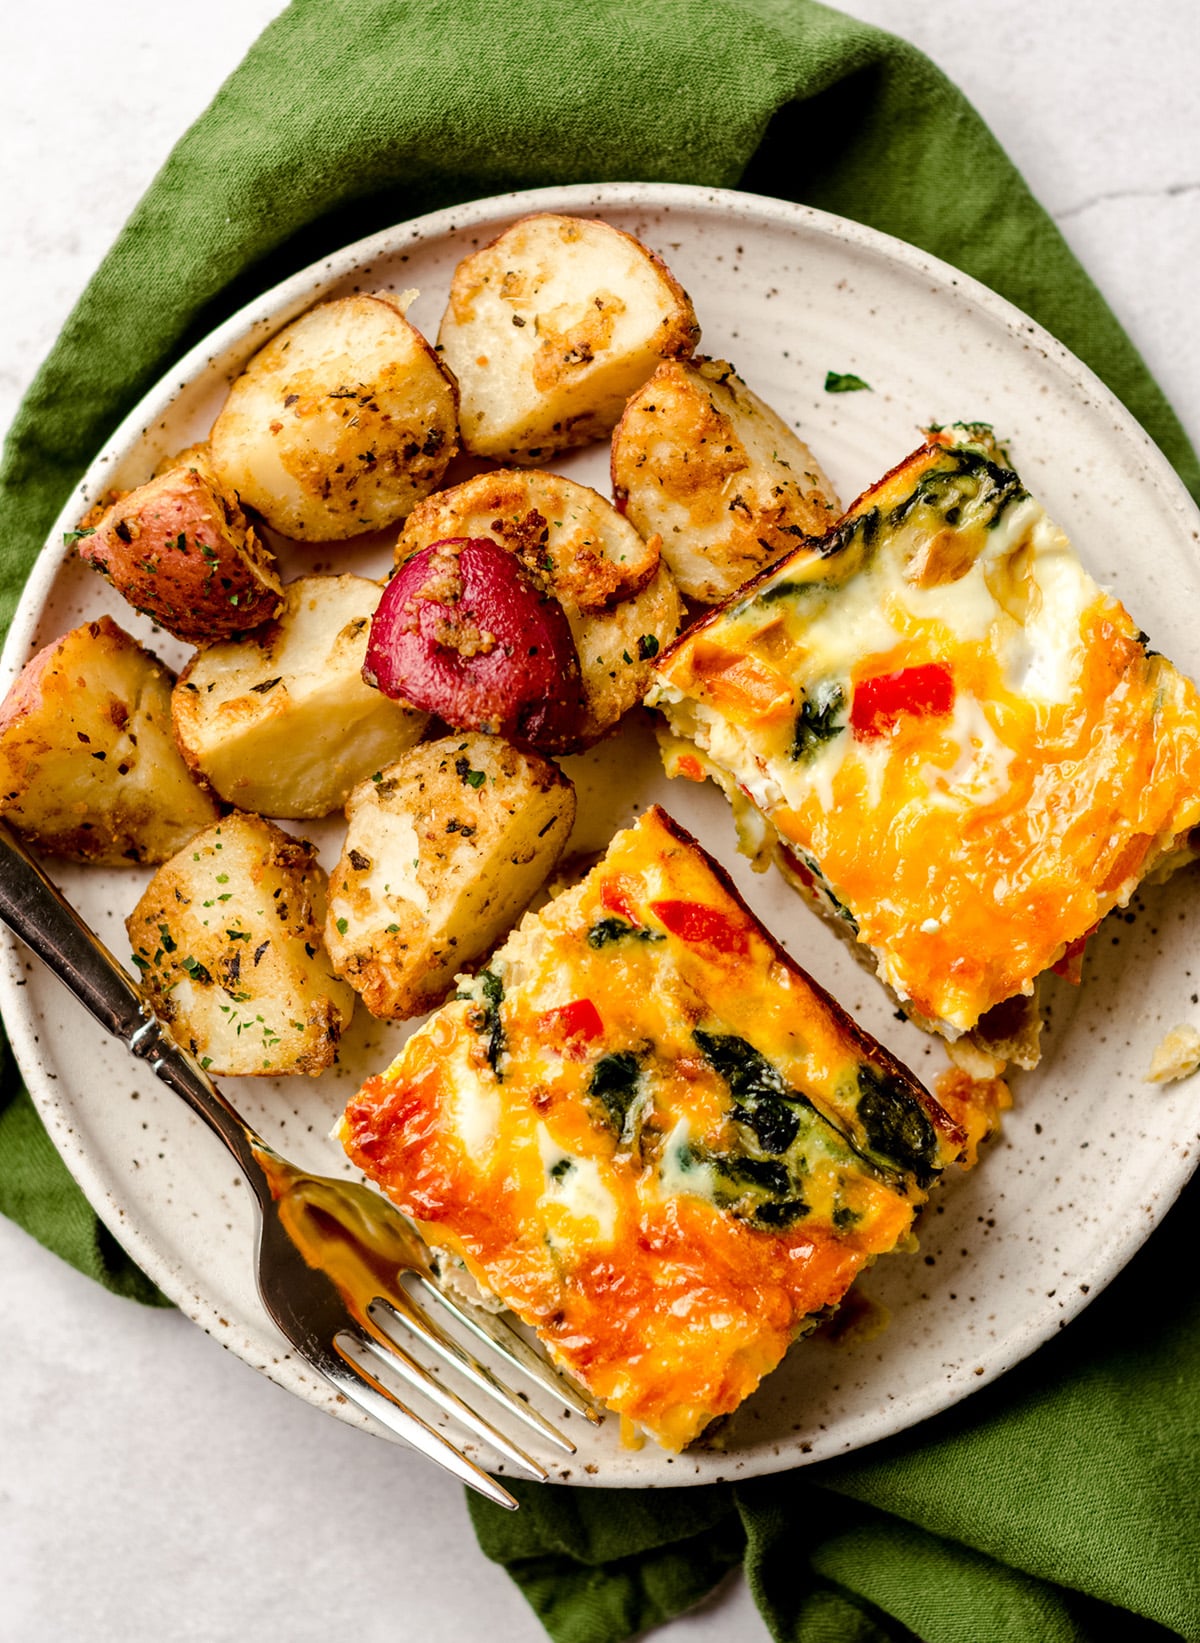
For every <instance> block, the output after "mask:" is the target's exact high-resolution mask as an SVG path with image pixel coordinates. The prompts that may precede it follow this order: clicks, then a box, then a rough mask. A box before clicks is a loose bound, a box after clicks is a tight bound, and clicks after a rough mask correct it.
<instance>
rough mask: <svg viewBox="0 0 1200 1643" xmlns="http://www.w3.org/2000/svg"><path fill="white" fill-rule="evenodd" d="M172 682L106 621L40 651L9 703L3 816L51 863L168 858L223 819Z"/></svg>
mask: <svg viewBox="0 0 1200 1643" xmlns="http://www.w3.org/2000/svg"><path fill="white" fill-rule="evenodd" d="M171 683H172V675H171V674H170V673H169V672H168V671H167V669H166V668H165V667H164V666H163V665H162V663H161V662H160V661H159V660H158V658H157V657H156V656H153V655H151V653H150V652H149V651H148V650H144V649H143V648H142V646H141V645H139V644H138V643H137V641H136V640H135V639H131V638H130V636H129V634H127V633H126V632H125V631H124V630H123V629H122V628H119V627H118V626H117V624H116V623H115V622H114V621H112V619H111V618H110V617H108V616H102V617H100V618H99V620H98V621H95V622H87V623H85V624H84V625H83V626H82V627H78V628H73V629H72V630H71V632H70V633H65V634H64V635H63V636H62V638H61V639H55V640H54V642H53V643H52V644H49V645H47V646H46V647H45V649H44V650H40V651H39V652H38V653H37V655H36V656H35V657H33V659H32V660H31V661H29V662H27V663H26V665H25V667H24V668H23V669H22V671H21V673H20V675H19V676H18V678H17V679H16V681H15V682H14V684H13V686H12V689H11V690H10V691H9V693H8V695H7V697H6V698H5V700H4V702H3V704H2V705H0V811H3V812H4V814H5V815H6V816H7V818H8V820H9V821H10V822H11V823H12V824H13V826H14V827H16V828H17V830H18V831H19V832H20V833H22V834H23V835H24V837H25V838H27V839H28V840H29V841H30V842H31V843H32V844H35V845H36V846H37V847H38V848H39V849H41V850H45V851H47V852H49V853H50V854H51V855H55V856H68V857H70V858H71V859H72V860H74V861H93V862H99V863H101V864H102V865H105V866H110V867H112V866H120V865H122V864H123V863H125V862H160V861H166V859H167V857H168V856H171V855H173V854H174V853H175V851H176V850H178V849H179V847H180V846H181V845H182V844H183V843H185V841H186V840H187V839H189V838H191V836H192V834H193V833H195V832H198V831H199V829H200V828H202V827H207V826H208V824H209V822H211V821H213V820H215V818H216V817H217V816H218V815H219V814H220V809H219V807H218V806H217V804H216V803H215V802H214V800H213V798H212V795H211V794H210V793H208V792H207V791H206V790H205V789H203V788H201V787H198V786H197V785H196V783H195V782H194V781H193V780H192V777H191V774H190V773H189V771H188V768H187V766H186V765H185V764H184V762H183V760H182V759H181V758H180V756H179V753H178V751H177V749H176V747H175V743H174V740H173V738H172V736H171Z"/></svg>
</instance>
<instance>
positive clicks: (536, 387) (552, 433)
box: [438, 213, 700, 462]
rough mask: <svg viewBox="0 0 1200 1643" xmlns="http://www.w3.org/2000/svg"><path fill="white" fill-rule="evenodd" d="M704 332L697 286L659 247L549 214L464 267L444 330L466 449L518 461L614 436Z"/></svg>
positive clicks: (530, 220)
mask: <svg viewBox="0 0 1200 1643" xmlns="http://www.w3.org/2000/svg"><path fill="white" fill-rule="evenodd" d="M699 340H700V328H699V326H698V325H697V324H696V315H695V313H694V311H693V309H692V304H691V302H690V300H689V298H688V295H687V293H686V291H684V289H683V288H682V286H681V285H680V284H679V282H678V281H677V280H676V279H675V278H674V277H673V276H672V274H671V273H670V272H669V271H668V269H667V268H666V266H665V265H664V264H663V263H662V262H661V261H660V259H659V258H658V257H656V256H655V255H654V253H653V252H652V251H649V250H647V248H646V247H645V246H644V245H641V244H640V243H639V242H638V241H637V240H635V239H634V238H633V237H632V236H631V235H629V234H625V233H622V231H621V230H620V229H619V228H612V227H610V225H609V224H608V223H604V222H596V221H593V220H591V219H589V218H583V217H560V216H554V215H552V214H550V213H544V214H540V215H538V216H533V217H524V218H522V219H521V221H520V222H516V223H514V224H513V225H512V227H511V228H507V229H505V231H504V233H503V234H501V235H500V236H499V238H498V239H495V240H493V241H492V242H491V244H490V245H485V246H484V247H483V248H482V249H481V250H479V251H476V252H474V253H473V254H472V255H471V256H469V257H465V258H464V259H463V261H462V262H460V263H459V265H458V267H457V269H456V270H455V273H454V280H453V283H452V285H451V287H450V303H449V306H448V308H447V310H446V313H445V315H444V317H443V319H442V324H441V329H440V331H439V332H438V346H439V348H440V349H441V350H442V357H443V358H444V360H445V362H446V364H447V365H448V366H449V367H450V369H451V370H452V371H453V372H454V374H455V376H456V377H457V378H458V383H459V389H460V392H461V395H462V402H461V407H460V412H459V418H460V423H461V427H462V439H463V445H464V448H465V449H466V450H468V451H474V452H475V453H476V454H477V455H479V456H491V457H495V458H496V459H497V460H499V461H511V462H539V461H542V460H543V459H545V458H546V457H549V456H551V455H553V453H554V452H555V451H561V450H566V449H568V448H569V447H571V446H575V445H586V444H589V443H590V442H591V441H592V440H594V439H601V438H603V437H604V435H605V434H607V433H608V431H609V429H610V428H611V427H612V426H613V424H614V423H615V422H616V420H617V418H618V417H619V416H620V414H621V408H622V406H623V405H624V403H625V401H626V400H627V399H628V398H629V396H630V394H632V393H634V392H635V391H636V390H637V389H638V388H640V387H641V385H642V383H643V382H645V380H646V378H647V377H648V376H649V375H650V373H651V371H653V369H654V367H655V366H656V365H657V364H658V362H659V360H662V359H686V358H687V357H688V355H690V354H691V353H692V352H693V350H694V349H695V347H696V344H697V343H698V341H699Z"/></svg>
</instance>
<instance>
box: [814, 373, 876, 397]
mask: <svg viewBox="0 0 1200 1643" xmlns="http://www.w3.org/2000/svg"><path fill="white" fill-rule="evenodd" d="M863 388H865V389H866V390H867V392H868V393H871V392H872V391H873V390H872V388H871V384H870V383H869V382H864V381H863V379H862V377H856V376H855V375H854V372H853V371H826V373H825V392H826V393H827V394H855V393H858V392H859V390H860V389H863Z"/></svg>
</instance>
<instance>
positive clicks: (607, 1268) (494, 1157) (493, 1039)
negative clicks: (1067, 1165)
mask: <svg viewBox="0 0 1200 1643" xmlns="http://www.w3.org/2000/svg"><path fill="white" fill-rule="evenodd" d="M340 1134H341V1139H342V1142H343V1144H344V1146H345V1147H346V1150H347V1152H348V1154H349V1156H350V1157H351V1158H352V1159H353V1161H354V1162H355V1163H356V1164H357V1165H358V1166H359V1167H360V1168H361V1169H362V1170H363V1171H364V1172H365V1173H366V1174H367V1175H368V1176H369V1177H370V1178H371V1179H372V1180H374V1181H375V1182H376V1183H377V1184H378V1185H379V1186H380V1187H381V1188H382V1189H383V1190H384V1191H385V1192H386V1193H387V1195H388V1196H389V1197H390V1198H391V1199H392V1200H393V1201H394V1202H395V1203H396V1204H397V1205H399V1207H400V1208H401V1209H402V1210H403V1211H404V1212H405V1214H407V1215H408V1216H410V1217H411V1218H412V1219H413V1220H414V1221H415V1222H416V1223H417V1225H418V1226H419V1227H420V1230H421V1232H422V1234H423V1235H424V1237H425V1238H426V1240H427V1241H428V1242H429V1243H430V1244H431V1245H432V1246H434V1247H435V1248H439V1249H444V1250H448V1251H450V1252H452V1253H453V1254H454V1255H456V1256H459V1257H461V1259H462V1260H463V1261H464V1262H465V1264H466V1266H467V1268H468V1270H469V1272H470V1274H471V1276H472V1277H473V1278H474V1279H475V1280H476V1281H477V1283H478V1284H479V1285H480V1286H481V1287H482V1288H483V1289H484V1290H486V1291H487V1292H489V1293H490V1294H491V1295H493V1296H495V1297H498V1298H499V1299H500V1300H501V1301H502V1302H503V1303H504V1304H505V1306H507V1307H509V1308H511V1310H512V1311H514V1312H515V1313H517V1314H518V1315H519V1316H520V1317H521V1318H522V1319H523V1320H524V1321H525V1322H526V1323H527V1324H530V1325H531V1326H532V1327H533V1328H534V1329H535V1330H536V1331H537V1333H538V1335H539V1337H540V1338H541V1340H542V1341H543V1342H544V1344H545V1346H546V1348H547V1350H548V1352H549V1354H550V1356H551V1358H552V1359H553V1360H554V1362H555V1363H557V1364H558V1365H559V1366H560V1367H561V1368H562V1369H564V1370H566V1371H567V1372H568V1373H569V1374H570V1375H572V1376H573V1377H574V1378H575V1379H576V1380H577V1381H578V1382H579V1383H580V1384H581V1385H582V1386H583V1387H584V1388H585V1389H586V1390H587V1391H588V1392H590V1393H591V1394H592V1396H593V1397H594V1398H595V1399H596V1400H597V1401H598V1402H599V1403H602V1404H604V1405H607V1406H608V1407H609V1408H610V1409H613V1410H615V1411H617V1412H618V1413H620V1414H621V1415H622V1416H623V1417H624V1418H625V1420H626V1421H627V1422H628V1423H629V1424H630V1425H631V1427H633V1428H635V1429H637V1430H638V1431H642V1432H646V1433H649V1434H650V1435H652V1436H653V1437H654V1438H656V1439H657V1440H658V1442H659V1443H661V1444H662V1445H663V1446H664V1447H666V1448H668V1449H676V1450H677V1449H681V1448H683V1446H684V1445H685V1444H687V1443H689V1442H691V1441H692V1440H693V1439H694V1438H696V1437H697V1436H698V1435H699V1434H700V1433H701V1432H702V1431H703V1430H704V1428H705V1427H706V1426H707V1425H708V1424H709V1422H711V1421H712V1420H713V1419H715V1418H716V1417H718V1416H721V1415H726V1414H728V1413H729V1412H730V1411H732V1410H733V1409H735V1408H736V1407H737V1406H738V1404H739V1403H741V1402H742V1400H743V1399H744V1398H746V1397H747V1396H748V1395H749V1394H750V1393H751V1392H752V1391H753V1390H754V1388H755V1386H757V1384H758V1382H759V1381H760V1379H761V1378H762V1376H764V1375H765V1374H767V1373H768V1372H769V1371H770V1370H772V1369H774V1368H775V1366H776V1365H777V1364H778V1362H779V1361H780V1359H781V1358H782V1357H783V1354H784V1353H785V1351H786V1350H787V1348H788V1346H789V1344H790V1343H791V1342H792V1341H793V1339H795V1337H796V1336H797V1335H798V1334H799V1333H801V1332H802V1331H803V1330H804V1329H805V1328H806V1327H807V1326H809V1325H811V1324H812V1323H813V1322H814V1321H816V1320H817V1319H819V1318H820V1317H821V1316H822V1315H823V1314H824V1313H825V1312H826V1311H827V1310H828V1309H829V1308H831V1307H834V1306H836V1304H837V1303H838V1302H839V1301H840V1300H841V1298H842V1296H843V1295H844V1294H845V1293H846V1290H847V1289H848V1288H849V1286H850V1284H851V1283H852V1282H853V1281H854V1278H855V1277H856V1276H857V1274H858V1273H859V1272H860V1271H861V1270H862V1269H863V1268H864V1267H865V1266H866V1265H867V1264H868V1263H869V1262H870V1261H872V1260H873V1259H874V1258H875V1257H876V1256H878V1255H880V1254H882V1253H884V1252H885V1251H888V1250H892V1249H894V1248H895V1247H896V1246H897V1245H898V1244H902V1243H904V1242H905V1241H906V1240H907V1239H908V1236H909V1233H910V1230H911V1228H912V1223H913V1217H914V1215H915V1213H916V1211H917V1209H918V1208H919V1206H920V1205H921V1203H922V1202H923V1201H924V1199H925V1197H926V1195H927V1193H928V1189H929V1187H930V1184H931V1183H932V1182H933V1180H934V1179H935V1177H936V1176H937V1174H938V1172H939V1171H940V1170H941V1169H943V1168H944V1167H945V1165H946V1164H947V1163H949V1162H950V1161H951V1160H953V1159H955V1158H956V1157H958V1156H959V1155H960V1153H961V1152H962V1150H963V1145H964V1136H963V1133H962V1131H961V1130H959V1129H958V1128H957V1126H956V1125H955V1124H954V1123H953V1122H952V1121H951V1119H950V1118H949V1117H948V1116H947V1114H946V1113H945V1112H944V1111H943V1110H942V1108H941V1107H940V1106H939V1105H938V1103H937V1102H936V1101H935V1100H934V1099H933V1098H932V1097H931V1096H930V1095H929V1094H928V1093H927V1092H926V1091H925V1090H924V1089H923V1088H922V1086H921V1085H920V1084H919V1083H917V1081H916V1080H915V1079H914V1078H913V1077H912V1075H911V1074H910V1073H909V1072H908V1071H907V1070H906V1069H905V1068H903V1067H902V1066H901V1065H900V1064H899V1063H898V1062H897V1061H896V1060H895V1059H894V1058H893V1057H892V1056H891V1055H890V1054H889V1053H888V1052H887V1051H886V1050H885V1049H884V1048H883V1047H882V1046H881V1045H879V1044H878V1043H876V1042H875V1041H874V1040H873V1039H872V1038H870V1037H869V1036H868V1035H867V1034H866V1033H864V1032H863V1031H861V1030H860V1029H859V1028H858V1027H857V1026H856V1025H855V1024H854V1023H853V1022H852V1021H851V1020H850V1019H849V1017H848V1016H847V1015H846V1014H845V1013H844V1011H842V1010H841V1009H840V1008H839V1006H838V1005H837V1004H836V1003H835V1002H834V1001H833V1000H832V999H831V998H830V997H829V996H828V994H826V993H825V992H823V991H822V990H821V988H819V987H818V986H817V985H816V984H815V983H814V982H813V981H811V980H810V979H809V977H808V976H806V975H805V974H804V972H803V971H802V970H801V969H800V968H799V966H798V965H797V964H796V963H795V962H794V961H793V960H792V959H791V958H790V957H789V956H788V955H787V954H786V953H784V951H783V950H782V949H781V948H780V947H779V946H778V945H777V944H776V943H775V942H774V940H773V939H772V938H771V936H770V935H769V934H768V933H767V932H766V930H765V929H763V927H762V926H761V924H759V922H758V921H757V919H755V917H754V916H753V914H752V913H751V912H750V911H749V909H748V908H747V907H746V905H745V904H744V902H742V901H741V899H740V898H739V897H738V895H737V893H736V891H735V890H734V889H733V886H732V884H731V883H730V881H729V879H728V878H727V876H726V875H725V874H724V873H723V871H722V870H721V869H720V868H719V867H718V866H717V864H716V863H715V862H713V861H712V860H711V858H710V857H708V856H707V855H706V854H705V852H704V851H703V850H702V849H701V848H700V846H699V845H698V844H697V843H696V842H695V840H694V839H692V838H690V837H689V835H688V834H687V833H685V832H684V831H683V830H682V828H680V827H679V826H678V825H677V824H676V823H675V822H673V821H672V820H671V818H670V817H669V816H667V815H666V814H665V813H664V812H663V811H661V810H659V809H657V808H654V809H651V810H649V811H648V812H647V813H646V814H645V815H644V816H643V817H642V818H641V819H640V820H639V821H638V822H637V823H636V824H635V825H634V826H633V827H631V828H629V829H628V830H626V831H624V832H622V833H619V834H618V835H617V836H616V838H615V839H614V840H613V842H612V845H611V847H610V848H609V850H608V852H607V854H606V855H605V857H604V858H603V860H602V861H601V862H600V863H599V864H598V865H597V866H596V867H595V868H594V869H593V870H592V871H591V872H590V873H589V874H588V875H587V877H586V878H585V879H584V880H583V881H582V882H581V883H580V884H578V885H577V886H575V887H574V888H572V889H570V890H567V891H565V892H564V893H562V894H560V895H558V896H557V897H555V898H554V899H553V900H552V901H550V902H549V903H548V904H547V905H546V906H545V907H544V908H543V909H542V910H541V911H540V912H538V913H536V914H527V915H526V917H525V919H524V921H523V922H522V924H521V925H520V927H519V928H518V929H517V930H516V931H515V932H514V933H513V935H512V936H511V937H510V938H509V940H508V941H507V942H506V943H505V945H504V946H503V947H501V948H500V949H499V951H498V952H497V953H496V954H495V955H494V956H493V958H492V959H491V961H490V963H489V965H488V968H487V969H486V970H484V971H481V972H480V973H479V974H478V975H476V976H474V977H472V978H463V979H461V981H460V988H459V992H458V994H457V996H456V997H455V998H454V999H453V1000H452V1001H451V1002H449V1003H447V1004H446V1005H445V1006H444V1007H443V1008H442V1009H440V1010H439V1011H438V1012H437V1013H436V1014H435V1015H434V1016H433V1017H432V1018H431V1019H430V1020H429V1021H428V1022H427V1023H426V1025H425V1026H423V1027H422V1028H421V1029H420V1030H419V1031H418V1032H417V1033H416V1034H415V1035H414V1036H413V1037H412V1038H411V1039H409V1041H408V1042H407V1044H406V1045H405V1046H404V1048H403V1049H402V1050H401V1052H400V1054H399V1056H398V1057H397V1058H396V1060H395V1061H394V1062H393V1064H392V1065H391V1066H390V1067H389V1068H388V1070H387V1071H386V1072H384V1073H382V1074H381V1075H379V1076H378V1077H376V1078H372V1079H370V1080H368V1082H367V1083H366V1084H365V1085H364V1087H363V1088H362V1090H361V1091H360V1092H359V1093H358V1094H357V1095H356V1096H355V1097H354V1098H353V1099H352V1100H351V1101H350V1103H349V1105H348V1106H347V1109H346V1113H345V1116H344V1119H343V1120H342V1123H341V1125H340Z"/></svg>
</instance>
